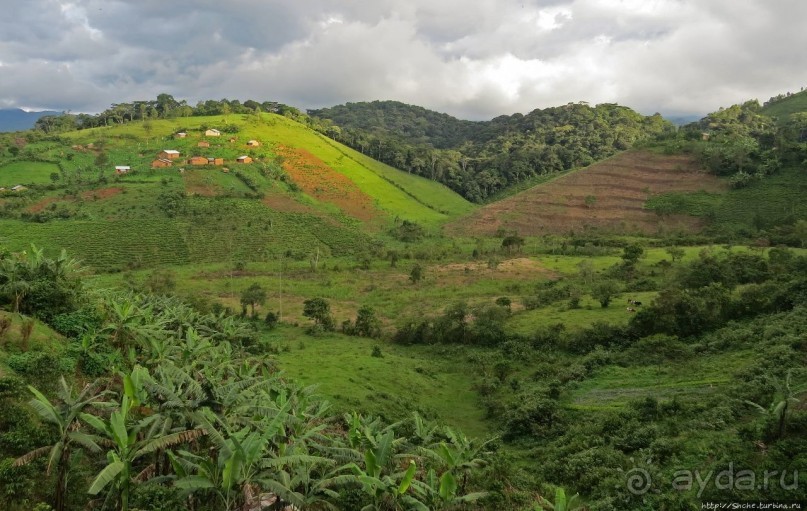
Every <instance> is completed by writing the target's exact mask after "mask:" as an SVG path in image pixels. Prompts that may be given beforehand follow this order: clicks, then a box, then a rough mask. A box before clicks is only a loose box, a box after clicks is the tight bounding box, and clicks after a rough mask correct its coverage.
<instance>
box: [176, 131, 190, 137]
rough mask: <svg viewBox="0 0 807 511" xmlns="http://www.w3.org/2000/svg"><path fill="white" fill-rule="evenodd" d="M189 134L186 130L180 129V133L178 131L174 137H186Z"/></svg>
mask: <svg viewBox="0 0 807 511" xmlns="http://www.w3.org/2000/svg"><path fill="white" fill-rule="evenodd" d="M187 136H188V134H187V133H185V132H184V131H180V132H179V133H176V134H175V135H174V137H176V138H186V137H187Z"/></svg>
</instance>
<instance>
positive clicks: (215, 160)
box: [207, 157, 224, 165]
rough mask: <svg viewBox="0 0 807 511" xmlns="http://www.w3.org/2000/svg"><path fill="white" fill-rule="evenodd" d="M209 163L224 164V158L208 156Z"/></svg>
mask: <svg viewBox="0 0 807 511" xmlns="http://www.w3.org/2000/svg"><path fill="white" fill-rule="evenodd" d="M207 164H208V165H224V158H218V157H216V158H208V159H207Z"/></svg>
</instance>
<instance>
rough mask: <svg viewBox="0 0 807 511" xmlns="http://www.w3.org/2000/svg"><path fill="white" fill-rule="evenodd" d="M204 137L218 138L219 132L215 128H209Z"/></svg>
mask: <svg viewBox="0 0 807 511" xmlns="http://www.w3.org/2000/svg"><path fill="white" fill-rule="evenodd" d="M205 136H206V137H220V136H221V132H220V131H219V130H217V129H215V128H210V129H209V130H207V131H205Z"/></svg>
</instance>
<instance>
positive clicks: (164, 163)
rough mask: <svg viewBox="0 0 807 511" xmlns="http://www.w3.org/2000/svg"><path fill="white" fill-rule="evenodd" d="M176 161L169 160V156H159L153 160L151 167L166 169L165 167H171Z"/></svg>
mask: <svg viewBox="0 0 807 511" xmlns="http://www.w3.org/2000/svg"><path fill="white" fill-rule="evenodd" d="M173 164H174V162H173V161H171V160H169V159H168V158H158V159H156V160H154V161H153V162H151V168H153V169H164V168H165V167H170V166H171V165H173Z"/></svg>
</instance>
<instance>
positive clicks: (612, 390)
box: [567, 351, 756, 410]
mask: <svg viewBox="0 0 807 511" xmlns="http://www.w3.org/2000/svg"><path fill="white" fill-rule="evenodd" d="M755 356H756V355H755V353H753V352H749V351H739V352H733V353H728V354H720V355H706V356H696V357H693V358H691V359H690V360H687V361H686V363H682V364H678V365H671V364H664V365H650V366H642V367H619V366H609V367H607V368H605V369H603V370H601V371H599V372H598V373H597V374H595V375H594V376H592V377H591V378H589V379H587V380H585V381H584V382H583V383H581V384H580V385H579V387H578V388H577V390H575V391H574V392H573V393H572V394H571V396H570V397H569V399H568V400H567V405H569V406H571V407H573V408H578V409H584V410H596V409H611V408H621V407H624V406H625V405H626V404H627V403H628V402H629V401H635V400H637V399H642V398H645V397H648V396H653V397H656V398H659V399H672V398H673V397H675V396H678V397H691V398H697V397H698V396H701V395H703V394H717V393H719V392H720V388H721V385H723V384H725V383H728V382H729V381H731V378H732V377H733V376H734V374H736V373H737V372H738V371H739V370H741V369H742V368H744V367H746V366H748V365H749V364H750V363H751V362H752V361H753V359H754V357H755Z"/></svg>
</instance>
